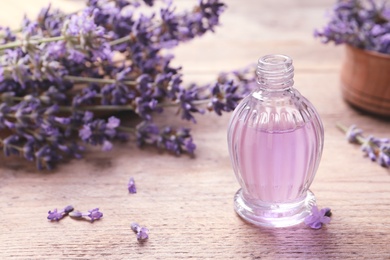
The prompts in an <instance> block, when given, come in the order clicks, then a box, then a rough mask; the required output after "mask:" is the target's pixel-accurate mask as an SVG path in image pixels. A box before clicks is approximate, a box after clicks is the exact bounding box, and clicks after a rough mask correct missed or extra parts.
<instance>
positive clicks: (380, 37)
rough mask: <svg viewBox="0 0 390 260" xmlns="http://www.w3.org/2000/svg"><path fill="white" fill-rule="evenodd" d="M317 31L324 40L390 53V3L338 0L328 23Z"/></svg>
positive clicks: (369, 0) (371, 0)
mask: <svg viewBox="0 0 390 260" xmlns="http://www.w3.org/2000/svg"><path fill="white" fill-rule="evenodd" d="M314 35H315V36H316V37H320V38H321V39H322V40H323V42H324V43H328V42H334V43H335V44H349V45H352V46H354V47H357V48H361V49H365V50H371V51H376V52H381V53H385V54H390V7H389V6H386V2H385V1H383V0H382V1H374V0H338V1H337V3H336V4H335V6H334V9H333V12H332V13H331V16H330V20H329V22H328V24H327V25H326V26H325V27H324V28H322V29H321V30H316V31H315V32H314Z"/></svg>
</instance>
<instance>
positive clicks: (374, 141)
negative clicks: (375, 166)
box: [337, 125, 390, 168]
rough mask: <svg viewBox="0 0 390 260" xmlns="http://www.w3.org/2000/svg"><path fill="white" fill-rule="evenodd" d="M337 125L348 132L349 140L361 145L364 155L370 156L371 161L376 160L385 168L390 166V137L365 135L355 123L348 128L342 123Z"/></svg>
mask: <svg viewBox="0 0 390 260" xmlns="http://www.w3.org/2000/svg"><path fill="white" fill-rule="evenodd" d="M337 126H338V127H339V128H340V129H341V130H342V131H344V132H345V133H346V137H347V140H348V141H349V142H351V143H357V144H360V145H361V146H360V148H361V150H362V151H363V153H364V155H365V156H367V157H368V158H370V159H371V161H376V162H378V163H379V164H380V165H381V166H382V167H385V168H388V167H390V165H389V162H390V149H389V146H390V139H389V138H376V137H374V136H372V135H370V136H368V137H364V136H363V131H362V130H361V129H359V128H357V127H356V126H355V125H352V126H350V127H349V128H348V129H347V128H346V127H344V126H342V125H337Z"/></svg>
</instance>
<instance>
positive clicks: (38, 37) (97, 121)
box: [0, 0, 254, 169]
mask: <svg viewBox="0 0 390 260" xmlns="http://www.w3.org/2000/svg"><path fill="white" fill-rule="evenodd" d="M153 5H154V1H153V0H143V1H137V0H89V1H88V2H87V5H86V7H85V8H84V9H83V10H80V11H79V12H75V13H72V14H66V13H64V12H62V11H61V10H56V9H53V8H52V7H51V6H49V7H47V8H44V9H42V11H41V12H40V13H39V15H38V17H37V18H36V19H35V20H30V19H28V18H24V20H23V22H22V26H21V29H20V30H11V29H10V28H1V31H0V52H1V53H0V54H1V58H0V97H1V103H0V133H1V139H0V144H1V146H2V148H3V150H4V154H5V155H6V156H8V155H11V154H16V155H20V156H21V157H24V158H25V159H27V160H29V161H35V162H36V165H37V167H38V168H39V169H43V168H47V169H51V168H52V167H53V166H54V165H55V164H56V163H58V162H60V161H62V160H65V159H68V158H80V157H81V156H82V151H84V149H85V146H84V145H85V144H90V145H100V146H101V148H102V149H103V150H105V151H107V150H111V149H112V146H113V140H115V139H121V140H123V139H130V140H133V141H135V142H136V143H137V144H138V145H139V146H144V145H152V146H155V147H157V148H159V149H163V150H167V151H170V152H172V153H174V154H182V153H189V154H192V153H194V150H195V144H194V143H193V139H192V136H191V134H190V129H188V128H183V127H174V126H160V125H157V124H156V123H155V121H156V120H154V119H155V118H156V117H158V116H163V115H164V113H163V111H164V108H165V107H167V106H169V107H172V106H174V107H177V108H178V115H180V116H181V118H182V119H184V120H190V121H193V122H195V117H194V115H195V114H196V113H203V112H205V111H206V110H209V111H214V112H216V113H217V114H218V115H221V113H222V112H223V111H226V112H229V111H232V110H233V109H234V108H235V106H236V105H237V102H238V101H239V100H240V99H241V98H242V96H243V95H244V94H245V93H246V92H247V91H248V89H250V88H251V84H252V83H254V74H253V73H251V72H252V71H249V70H242V71H236V72H232V73H228V74H221V75H220V76H219V77H218V78H217V79H216V81H215V82H213V83H211V84H207V85H202V86H200V85H197V84H184V83H183V81H182V73H181V68H177V67H173V66H171V65H170V63H171V61H172V59H173V58H174V57H173V56H172V55H170V54H167V52H165V50H166V49H168V48H174V47H175V46H177V45H178V44H179V43H181V42H186V41H190V40H192V39H194V38H196V37H198V36H202V35H204V34H205V33H206V32H209V31H214V29H215V27H216V26H217V25H218V24H219V16H220V14H221V13H222V12H223V10H224V8H225V5H224V4H223V3H222V2H220V1H219V0H200V1H199V3H198V5H197V6H195V7H194V8H193V9H192V10H191V11H183V12H178V11H177V10H176V9H175V6H174V5H173V3H172V2H171V1H165V2H163V3H162V7H161V8H160V10H159V12H155V11H153V10H154V9H151V10H149V9H150V8H148V7H151V6H153ZM144 10H148V11H149V12H144ZM122 111H125V112H126V118H127V120H123V119H122V120H121V119H120V117H118V116H117V114H118V112H122ZM134 122H135V123H134Z"/></svg>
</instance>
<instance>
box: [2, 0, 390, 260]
mask: <svg viewBox="0 0 390 260" xmlns="http://www.w3.org/2000/svg"><path fill="white" fill-rule="evenodd" d="M48 2H49V1H46V0H34V1H25V0H2V2H1V3H2V8H1V9H0V24H2V25H11V26H14V27H16V26H17V25H18V24H19V21H20V20H21V18H22V16H23V14H24V13H27V14H28V15H30V16H31V15H34V14H36V13H37V12H38V11H39V9H40V7H42V6H43V5H45V4H46V3H48ZM176 2H180V4H181V5H183V6H185V5H187V6H191V5H192V4H194V3H195V2H196V1H189V0H186V1H184V0H180V1H176ZM333 2H334V1H333V0H319V1H311V0H296V1H289V0H279V1H273V0H263V1H258V0H245V1H233V0H229V1H226V3H227V4H228V9H227V10H226V12H225V13H224V14H223V15H222V18H221V22H222V26H221V27H219V28H218V29H217V30H216V33H215V34H208V35H206V36H205V37H203V38H201V39H197V40H194V41H192V42H190V43H188V44H184V45H182V46H181V47H179V48H177V49H176V50H175V55H176V59H175V63H177V64H181V65H183V67H184V73H185V80H186V81H194V80H195V81H197V82H207V81H210V80H212V79H214V78H215V76H216V74H217V73H218V72H220V71H229V70H233V69H236V68H240V67H243V66H245V65H247V64H249V63H253V62H256V61H257V59H258V58H259V57H260V56H262V55H265V54H269V53H284V54H287V55H289V56H291V57H292V58H293V60H294V64H295V68H296V72H295V75H296V77H295V82H296V88H297V89H298V90H299V91H300V92H301V93H302V94H304V95H305V96H306V97H307V98H308V99H309V100H311V101H312V103H313V104H314V105H315V106H316V108H317V110H318V112H319V114H320V116H321V118H322V120H323V123H324V127H325V147H324V153H323V158H322V161H321V164H320V167H319V169H318V172H317V175H316V178H315V180H314V183H313V184H312V186H311V190H312V191H313V192H314V193H315V194H316V197H317V202H318V205H319V206H320V207H330V208H331V209H332V211H333V216H332V221H331V223H330V224H329V225H327V226H325V227H323V228H322V229H320V230H312V229H310V228H308V227H306V226H305V225H304V224H301V225H298V226H294V227H291V228H281V229H270V228H259V227H255V226H253V225H250V224H247V223H245V222H244V221H242V220H241V219H240V218H239V217H238V216H237V215H236V214H235V212H234V210H233V195H234V194H235V192H236V191H237V189H238V188H239V185H238V183H237V182H236V180H235V176H234V174H233V171H232V168H231V165H230V160H229V155H228V150H227V143H226V129H227V123H228V120H229V117H230V114H225V115H223V116H222V117H218V116H216V115H213V114H208V115H204V116H200V117H198V124H196V125H188V124H187V126H190V127H191V128H192V129H193V136H194V138H195V142H196V144H197V150H196V157H195V158H189V157H187V156H182V157H174V156H171V155H168V154H160V153H158V152H156V151H155V150H153V149H144V150H139V149H138V148H137V147H136V146H135V145H134V144H133V143H124V144H117V145H116V146H115V149H114V150H113V151H112V152H109V153H103V152H96V151H95V152H93V153H92V152H90V153H87V155H86V157H85V159H82V160H78V161H77V160H73V161H71V162H70V163H67V164H65V165H60V166H59V167H58V168H57V169H56V170H54V171H50V172H47V171H43V172H38V171H37V170H35V167H34V166H33V165H32V164H29V163H24V162H21V160H19V159H18V158H16V157H11V158H5V157H4V156H3V155H1V156H0V230H1V232H0V259H137V258H138V259H175V258H176V259H187V258H194V259H285V258H297V259H331V258H340V259H346V258H351V259H390V248H389V243H390V218H389V210H390V172H389V170H386V169H384V168H382V167H380V166H379V165H377V164H376V163H373V162H371V161H370V160H368V159H366V158H363V156H362V152H361V151H360V149H359V147H358V146H354V145H351V144H348V143H347V142H346V140H345V138H344V136H343V134H342V133H341V132H340V131H339V130H338V129H336V128H335V123H336V122H341V123H343V124H345V125H350V124H357V125H358V126H360V127H361V128H363V129H364V130H365V132H366V133H370V134H373V135H375V136H378V137H390V123H389V121H385V120H383V119H378V118H374V117H371V116H369V115H366V114H363V113H361V112H358V111H356V110H354V109H352V108H351V107H349V106H348V105H347V104H346V103H345V102H344V101H343V99H342V97H341V94H340V88H339V72H340V65H341V62H342V58H343V47H342V46H340V47H334V46H333V45H329V46H325V45H322V44H321V43H320V42H319V41H318V40H316V39H313V37H312V32H313V29H314V28H316V27H318V26H320V25H322V24H324V22H325V18H324V14H325V12H326V10H327V9H329V8H330V6H331V5H332V4H333ZM52 4H53V5H54V6H56V7H61V8H63V9H65V10H67V11H74V10H77V9H78V8H80V6H82V1H76V0H73V1H72V0H56V1H55V0H53V1H52ZM166 121H167V122H171V123H174V124H179V123H181V122H180V120H176V119H171V118H167V119H166ZM131 176H133V177H134V178H135V180H136V183H137V187H138V193H137V194H129V193H128V191H127V181H128V179H129V178H130V177H131ZM68 204H72V205H73V206H75V207H76V208H77V209H80V210H88V209H91V208H94V207H99V208H100V209H101V211H102V212H103V213H104V217H103V218H102V219H101V220H99V221H96V222H94V223H93V224H91V223H89V222H84V221H74V220H72V219H70V218H65V219H63V220H61V221H59V222H58V223H57V222H54V223H52V222H49V221H48V220H47V219H46V217H47V211H48V210H51V209H54V208H60V207H64V206H66V205H68ZM134 221H136V222H139V223H140V224H142V225H145V226H147V227H148V228H149V229H150V238H149V240H148V241H147V242H146V243H144V244H139V243H138V242H137V240H136V237H135V234H134V233H133V232H132V231H131V230H130V223H131V222H134Z"/></svg>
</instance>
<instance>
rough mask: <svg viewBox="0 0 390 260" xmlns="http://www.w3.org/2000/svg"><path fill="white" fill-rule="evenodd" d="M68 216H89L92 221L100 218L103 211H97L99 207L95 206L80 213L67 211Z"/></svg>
mask: <svg viewBox="0 0 390 260" xmlns="http://www.w3.org/2000/svg"><path fill="white" fill-rule="evenodd" d="M69 216H71V217H73V218H89V219H90V221H91V223H92V222H94V221H95V220H99V219H101V218H102V217H103V213H102V212H100V211H99V208H95V209H91V210H89V211H88V212H85V213H82V212H80V211H74V212H71V213H69Z"/></svg>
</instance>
